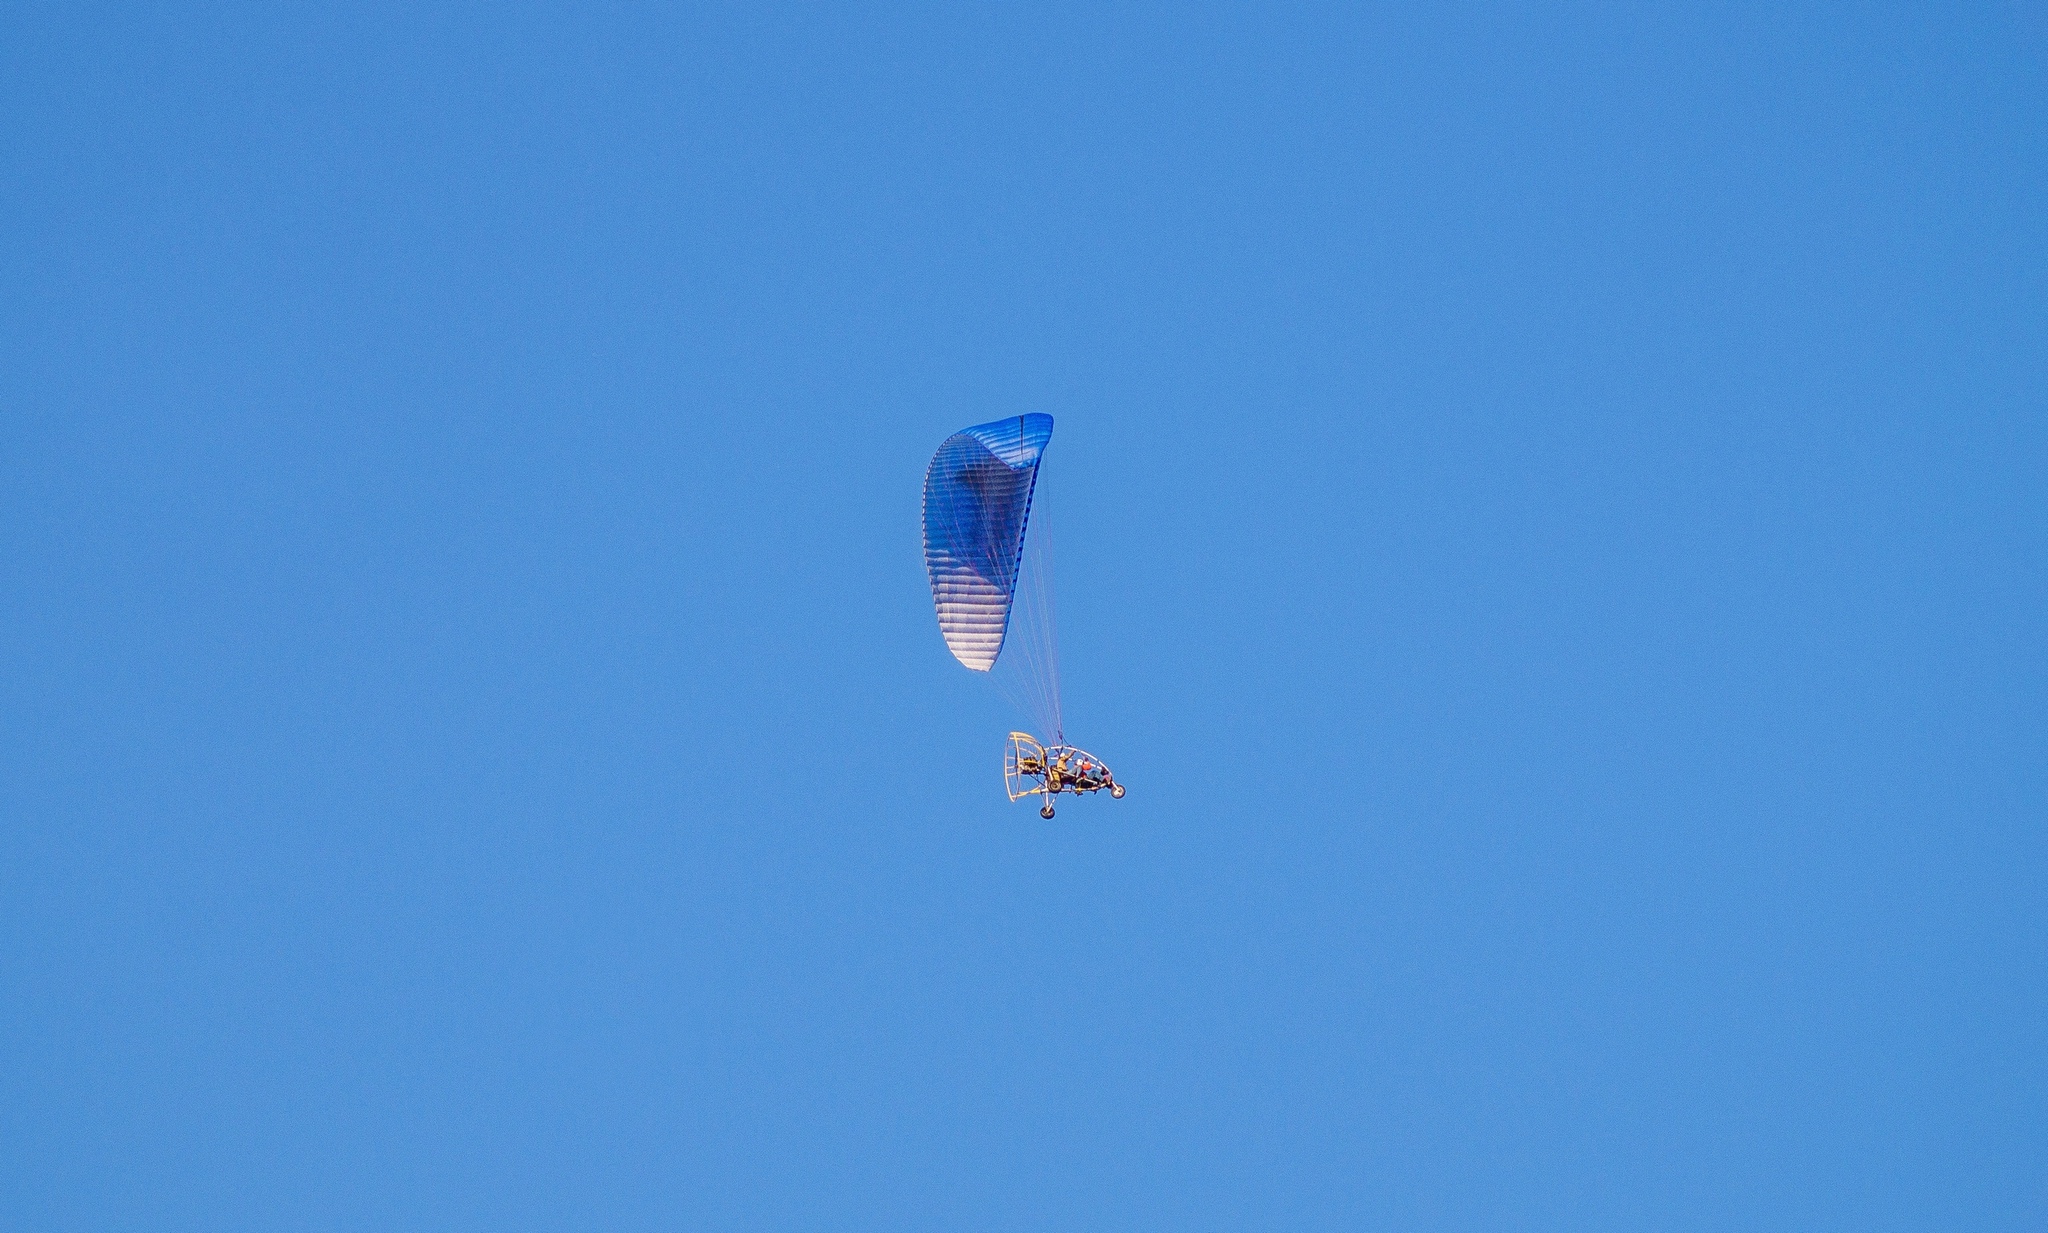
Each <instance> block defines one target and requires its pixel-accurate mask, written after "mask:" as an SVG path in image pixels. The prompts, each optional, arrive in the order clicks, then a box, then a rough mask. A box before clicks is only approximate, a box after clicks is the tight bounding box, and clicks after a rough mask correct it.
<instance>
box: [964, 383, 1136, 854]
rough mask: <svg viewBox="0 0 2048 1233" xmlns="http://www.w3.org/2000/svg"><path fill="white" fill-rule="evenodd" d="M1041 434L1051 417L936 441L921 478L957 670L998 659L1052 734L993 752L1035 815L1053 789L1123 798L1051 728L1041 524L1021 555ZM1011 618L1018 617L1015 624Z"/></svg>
mask: <svg viewBox="0 0 2048 1233" xmlns="http://www.w3.org/2000/svg"><path fill="white" fill-rule="evenodd" d="M1051 440H1052V417H1051V416H1050V415H1045V414H1043V413H1038V412H1033V413H1027V414H1024V415H1011V416H1004V417H1003V418H1002V419H999V420H991V421H990V422H988V423H986V424H976V425H974V426H973V427H972V428H963V429H961V430H960V431H959V432H956V433H954V434H953V435H952V436H950V437H947V438H946V439H945V440H944V441H942V442H940V443H939V452H938V453H936V454H934V455H932V461H931V465H930V466H929V467H927V468H926V469H925V474H924V564H925V570H926V572H927V573H928V574H929V575H930V578H931V584H932V609H933V611H934V612H935V613H937V615H938V618H939V633H940V634H941V635H942V636H943V637H944V638H945V640H946V649H947V650H949V651H951V652H952V653H953V658H955V659H957V660H959V661H960V664H961V666H962V667H965V668H968V669H971V670H972V671H975V672H981V673H992V672H993V670H994V668H995V666H996V661H997V659H998V657H1001V658H1002V662H1003V665H1004V671H1005V674H1006V675H1008V674H1009V673H1011V672H1013V671H1014V673H1015V676H1014V677H1012V678H1011V679H1009V680H1007V681H1006V680H1004V679H1002V678H998V677H994V676H991V678H990V679H991V680H993V681H994V682H995V684H996V685H997V686H998V687H999V688H1001V689H1002V690H1003V692H1004V693H1006V694H1008V695H1010V697H1011V700H1012V701H1013V702H1016V703H1017V704H1018V706H1019V707H1020V708H1021V709H1022V710H1023V711H1025V712H1026V713H1027V714H1028V715H1030V717H1031V718H1030V720H1029V722H1030V723H1031V724H1033V725H1034V726H1036V727H1037V728H1038V730H1039V731H1040V732H1050V733H1052V734H1053V740H1052V744H1050V745H1046V744H1044V743H1042V742H1040V741H1039V739H1038V738H1037V737H1035V736H1033V735H1031V734H1030V733H1029V732H1012V733H1010V746H1009V751H1008V753H1007V755H1006V756H1005V757H1004V759H1003V780H1004V783H1005V784H1007V785H1008V787H1009V790H1010V799H1011V800H1013V801H1021V800H1023V799H1025V798H1026V797H1032V796H1036V797H1040V798H1042V800H1043V804H1041V806H1040V807H1039V810H1038V816H1039V817H1042V818H1050V817H1051V816H1052V807H1053V798H1054V797H1057V796H1058V795H1059V794H1060V793H1062V792H1068V793H1072V794H1073V795H1075V796H1085V795H1087V794H1088V793H1090V792H1100V791H1102V790H1103V789H1104V788H1107V789H1109V794H1110V795H1111V796H1113V797H1122V796H1123V794H1124V786H1123V785H1122V784H1120V783H1118V782H1117V781H1116V779H1115V777H1114V776H1112V775H1111V774H1110V773H1109V768H1108V767H1106V766H1104V765H1103V764H1102V759H1100V758H1098V757H1096V756H1095V755H1094V754H1091V753H1088V752H1087V751H1085V750H1081V749H1076V748H1074V747H1073V746H1072V745H1069V744H1067V738H1066V736H1065V735H1064V734H1063V733H1062V732H1061V729H1060V673H1059V646H1058V640H1057V639H1056V638H1055V637H1054V634H1053V623H1052V590H1051V585H1050V580H1051V574H1050V565H1051V557H1050V552H1049V550H1048V549H1047V548H1046V546H1045V532H1044V530H1043V529H1041V530H1039V531H1038V532H1037V534H1036V537H1035V538H1034V539H1033V540H1032V542H1031V552H1030V553H1029V554H1028V555H1027V553H1026V551H1025V538H1024V536H1025V531H1026V528H1027V526H1028V525H1029V523H1030V518H1031V498H1032V494H1033V493H1034V492H1035V491H1037V487H1038V467H1039V462H1040V461H1041V459H1042V458H1043V456H1044V454H1045V447H1046V443H1047V442H1049V441H1051ZM1040 525H1041V528H1042V526H1043V520H1042V519H1041V523H1040ZM1020 594H1021V595H1022V596H1023V602H1022V603H1021V605H1020V604H1019V602H1018V599H1019V595H1020ZM1020 609H1021V615H1020V613H1019V610H1020ZM1013 615H1020V620H1018V621H1017V622H1015V623H1013V622H1012V621H1011V617H1012V616H1013ZM1006 648H1007V649H1006Z"/></svg>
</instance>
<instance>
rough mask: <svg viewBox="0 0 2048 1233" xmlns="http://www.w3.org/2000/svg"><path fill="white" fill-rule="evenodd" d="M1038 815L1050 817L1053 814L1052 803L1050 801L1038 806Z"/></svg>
mask: <svg viewBox="0 0 2048 1233" xmlns="http://www.w3.org/2000/svg"><path fill="white" fill-rule="evenodd" d="M1038 816H1039V817H1041V818H1050V817H1051V816H1052V803H1051V802H1050V801H1048V802H1047V803H1045V804H1043V805H1040V806H1039V807H1038Z"/></svg>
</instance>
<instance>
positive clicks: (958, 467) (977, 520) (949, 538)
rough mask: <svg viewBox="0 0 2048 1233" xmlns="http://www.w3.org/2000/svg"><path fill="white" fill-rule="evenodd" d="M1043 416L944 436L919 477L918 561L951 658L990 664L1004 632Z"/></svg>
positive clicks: (1047, 423)
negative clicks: (921, 527)
mask: <svg viewBox="0 0 2048 1233" xmlns="http://www.w3.org/2000/svg"><path fill="white" fill-rule="evenodd" d="M1051 439H1052V417H1051V416H1050V415H1015V416H1011V417H1010V418H1008V419H1001V420H995V421H992V422H990V423H987V424H976V425H975V426H974V427H972V428H966V429H962V430H961V431H959V432H957V433H954V434H953V435H952V436H950V437H947V438H946V440H945V443H944V444H943V445H941V446H939V452H938V453H936V454H934V455H932V465H931V467H930V468H929V469H928V470H926V472H925V475H924V565H925V570H926V571H927V572H928V573H930V575H931V580H932V605H933V606H934V607H935V608H937V609H938V613H939V632H940V633H941V634H944V635H945V638H946V646H947V647H948V648H949V649H951V651H952V652H953V656H954V658H956V659H958V660H959V661H960V662H961V663H963V664H965V665H967V666H968V667H970V668H973V669H975V670H976V671H979V672H986V671H988V670H989V669H990V668H992V667H994V666H995V662H996V656H997V655H1000V654H1001V653H1002V650H1003V640H1004V638H1005V637H1006V636H1007V635H1008V633H1009V627H1010V605H1011V602H1012V601H1013V600H1015V598H1016V595H1017V568H1018V563H1019V561H1020V559H1021V558H1022V556H1023V552H1024V525H1025V522H1026V520H1027V519H1029V518H1030V516H1031V493H1032V489H1033V488H1035V487H1036V486H1037V484H1038V459H1039V455H1041V454H1043V453H1044V452H1045V443H1046V442H1047V441H1049V440H1051Z"/></svg>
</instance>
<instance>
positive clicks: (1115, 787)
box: [1109, 783, 1124, 800]
mask: <svg viewBox="0 0 2048 1233" xmlns="http://www.w3.org/2000/svg"><path fill="white" fill-rule="evenodd" d="M1109 794H1110V795H1111V796H1112V797H1114V798H1116V799H1117V800H1122V799H1124V786H1123V785H1122V784H1120V783H1113V784H1111V785H1109Z"/></svg>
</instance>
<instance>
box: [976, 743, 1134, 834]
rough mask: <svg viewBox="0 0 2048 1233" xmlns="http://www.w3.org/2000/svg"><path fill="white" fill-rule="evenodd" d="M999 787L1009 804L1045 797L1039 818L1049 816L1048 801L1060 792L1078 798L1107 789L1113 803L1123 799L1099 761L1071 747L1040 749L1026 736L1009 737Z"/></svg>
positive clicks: (1116, 784) (1116, 783)
mask: <svg viewBox="0 0 2048 1233" xmlns="http://www.w3.org/2000/svg"><path fill="white" fill-rule="evenodd" d="M1003 783H1004V785H1005V786H1006V787H1008V788H1009V790H1010V799H1011V800H1013V801H1021V800H1023V799H1024V798H1025V797H1027V796H1043V797H1045V804H1043V805H1041V806H1039V808H1038V816H1039V817H1041V818H1050V817H1051V816H1052V798H1054V797H1055V796H1058V795H1059V794H1060V793H1062V792H1071V793H1073V794H1074V795H1075V796H1081V795H1084V794H1086V793H1089V792H1100V791H1102V790H1103V789H1104V788H1107V789H1109V794H1110V796H1112V797H1114V798H1115V799H1117V800H1122V799H1123V795H1124V786H1123V785H1122V784H1120V783H1118V782H1117V781H1116V777H1115V776H1114V775H1111V774H1110V773H1109V768H1108V767H1107V766H1104V765H1103V764H1102V759H1100V758H1098V757H1096V756H1095V755H1094V754H1091V753H1089V752H1087V751H1086V750H1082V749H1076V748H1074V747H1073V746H1072V745H1052V746H1046V745H1041V744H1039V743H1038V738H1037V737H1035V736H1033V735H1031V734H1030V733H1029V732H1012V733H1011V734H1010V751H1009V754H1008V755H1007V756H1006V757H1004V759H1003Z"/></svg>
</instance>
